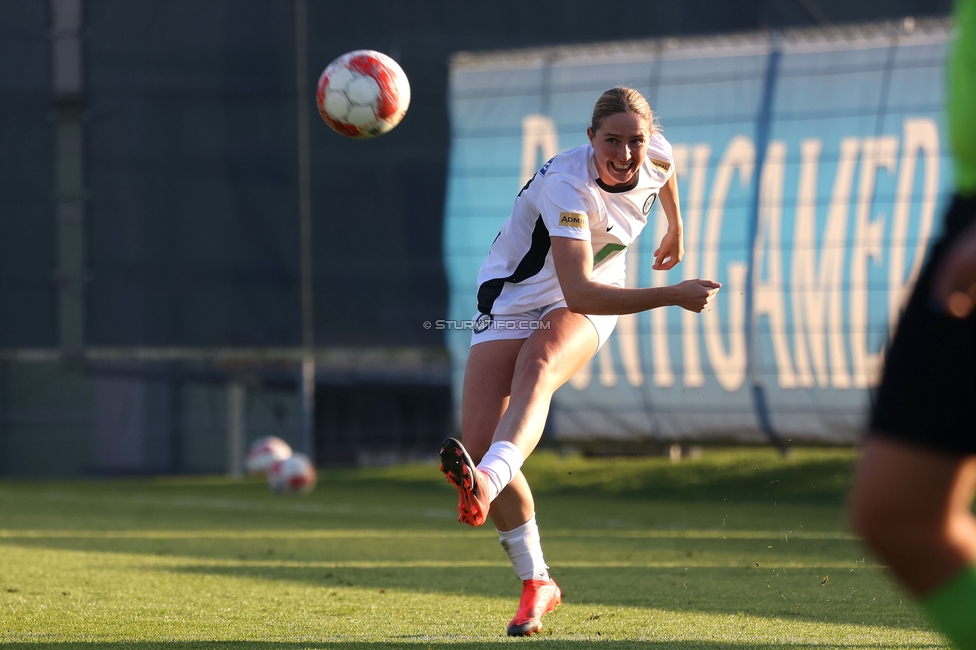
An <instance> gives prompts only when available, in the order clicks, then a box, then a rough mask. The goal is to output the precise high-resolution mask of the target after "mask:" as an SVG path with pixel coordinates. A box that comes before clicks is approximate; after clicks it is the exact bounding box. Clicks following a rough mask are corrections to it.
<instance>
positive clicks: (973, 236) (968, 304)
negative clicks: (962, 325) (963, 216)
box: [932, 222, 976, 318]
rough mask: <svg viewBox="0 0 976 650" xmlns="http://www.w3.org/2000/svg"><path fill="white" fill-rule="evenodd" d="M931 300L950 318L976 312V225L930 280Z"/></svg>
mask: <svg viewBox="0 0 976 650" xmlns="http://www.w3.org/2000/svg"><path fill="white" fill-rule="evenodd" d="M932 300H933V301H934V302H935V304H936V305H937V306H938V307H940V308H942V309H945V311H946V313H947V314H949V315H950V316H952V317H953V318H966V317H968V316H969V315H970V314H972V313H973V309H974V308H976V222H974V223H973V224H972V225H971V226H969V228H967V229H966V230H965V231H964V232H963V234H962V236H960V237H959V239H957V240H956V243H955V244H953V245H952V248H950V249H949V252H948V253H946V256H945V257H944V258H943V259H942V263H941V264H940V265H939V268H938V270H937V271H936V272H935V278H934V279H933V280H932Z"/></svg>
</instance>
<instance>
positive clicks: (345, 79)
mask: <svg viewBox="0 0 976 650" xmlns="http://www.w3.org/2000/svg"><path fill="white" fill-rule="evenodd" d="M315 103H316V105H317V106H318V109H319V114H320V115H321V116H322V119H323V120H325V123H326V124H328V125H329V126H330V127H332V129H333V130H334V131H335V132H336V133H341V134H342V135H345V136H348V137H350V138H375V137H376V136H378V135H382V134H384V133H386V132H387V131H389V130H390V129H392V128H393V127H395V126H396V125H397V124H399V123H400V120H402V119H403V116H404V114H405V113H406V112H407V106H409V105H410V83H409V82H408V81H407V75H405V74H404V73H403V70H402V69H401V68H400V66H399V65H398V64H397V62H396V61H394V60H393V59H391V58H390V57H388V56H386V55H385V54H382V53H380V52H376V51H374V50H355V51H353V52H348V53H346V54H343V55H342V56H340V57H339V58H338V59H336V60H335V61H333V62H332V63H330V64H329V65H328V67H326V69H325V71H324V72H323V73H322V76H321V77H319V85H318V90H317V91H316V93H315Z"/></svg>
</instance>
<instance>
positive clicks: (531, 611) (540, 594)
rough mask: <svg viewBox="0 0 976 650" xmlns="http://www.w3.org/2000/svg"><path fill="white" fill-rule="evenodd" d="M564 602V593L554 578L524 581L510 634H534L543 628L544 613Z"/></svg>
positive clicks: (509, 628) (509, 629)
mask: <svg viewBox="0 0 976 650" xmlns="http://www.w3.org/2000/svg"><path fill="white" fill-rule="evenodd" d="M562 602H563V594H562V592H561V591H559V585H557V584H556V583H555V582H554V581H553V580H552V579H549V580H525V581H523V582H522V599H521V600H520V601H519V607H518V611H517V612H515V618H513V619H512V622H511V623H509V624H508V636H532V635H533V634H535V633H537V632H539V631H541V630H542V615H543V614H548V613H549V612H551V611H552V610H554V609H556V607H558V606H559V604H560V603H562Z"/></svg>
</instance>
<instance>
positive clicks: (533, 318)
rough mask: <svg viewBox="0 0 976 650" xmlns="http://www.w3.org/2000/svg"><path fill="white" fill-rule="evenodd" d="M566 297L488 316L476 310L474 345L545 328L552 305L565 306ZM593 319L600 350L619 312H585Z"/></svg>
mask: <svg viewBox="0 0 976 650" xmlns="http://www.w3.org/2000/svg"><path fill="white" fill-rule="evenodd" d="M565 306H566V301H565V300H560V301H559V302H554V303H552V304H551V305H548V306H546V307H539V308H538V309H533V310H531V311H526V312H522V313H521V314H496V315H494V316H488V315H486V314H480V313H479V314H477V315H475V317H474V319H473V327H472V332H471V345H477V344H479V343H484V342H485V341H501V340H505V339H527V338H529V336H531V335H532V332H534V331H536V330H538V329H545V327H546V325H547V324H548V323H544V322H542V319H543V318H545V315H546V314H548V313H549V312H551V311H552V310H553V309H559V308H560V307H565ZM585 316H586V318H587V319H589V321H590V323H592V324H593V327H594V329H596V335H597V337H598V338H599V340H600V344H599V345H598V346H597V350H599V349H600V348H602V347H603V344H604V343H606V342H607V339H608V338H610V335H611V334H612V333H613V328H614V327H616V325H617V316H616V315H613V314H599V315H592V314H585Z"/></svg>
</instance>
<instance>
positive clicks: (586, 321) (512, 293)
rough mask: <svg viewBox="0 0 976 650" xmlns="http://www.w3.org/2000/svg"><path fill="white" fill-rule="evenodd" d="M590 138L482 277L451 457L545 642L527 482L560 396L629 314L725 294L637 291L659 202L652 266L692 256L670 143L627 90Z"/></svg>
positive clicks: (549, 176)
mask: <svg viewBox="0 0 976 650" xmlns="http://www.w3.org/2000/svg"><path fill="white" fill-rule="evenodd" d="M586 134H587V136H588V137H589V140H590V143H589V144H588V145H584V146H582V147H578V148H576V149H572V150H570V151H566V152H564V153H561V154H559V155H557V156H556V157H554V158H553V159H552V160H550V161H549V162H547V163H546V164H545V165H543V167H542V168H541V169H540V170H539V171H538V172H537V173H536V174H535V175H534V176H533V177H532V179H531V180H529V182H528V183H526V184H525V187H523V188H522V191H521V192H519V195H518V197H517V198H516V199H515V206H514V208H513V210H512V214H511V215H510V216H509V218H508V220H507V221H506V222H505V224H504V225H503V226H502V229H501V232H500V233H499V234H498V237H497V238H496V239H495V242H494V243H493V244H492V246H491V250H490V251H489V253H488V259H487V260H485V262H484V264H483V265H482V267H481V270H480V271H479V273H478V311H479V315H478V316H477V317H476V318H475V321H474V331H473V334H472V337H471V350H470V353H469V355H468V363H467V367H466V369H465V376H464V390H463V397H462V415H461V435H462V438H463V440H464V446H462V444H461V442H459V441H457V440H455V439H453V438H448V439H447V440H445V441H444V445H443V447H442V448H441V463H442V465H441V469H442V471H443V472H444V474H445V475H446V476H447V479H448V481H450V483H451V484H452V485H454V486H455V487H456V488H457V490H458V495H459V504H458V513H459V515H460V521H461V522H462V523H466V524H470V525H472V526H480V525H481V524H483V523H484V522H485V519H486V518H487V517H488V516H490V517H491V519H492V521H493V522H494V524H495V528H496V529H497V530H498V536H499V538H500V540H501V544H502V546H503V547H504V549H505V551H506V552H507V553H508V555H509V557H510V558H511V560H512V566H513V568H514V569H515V572H516V573H517V574H518V576H519V578H520V579H522V581H523V587H522V598H521V601H520V603H519V608H518V612H517V613H516V614H515V618H514V619H512V621H511V623H510V624H509V626H508V634H509V635H511V636H528V635H531V634H533V633H535V632H538V631H539V630H541V629H542V622H541V618H542V615H543V614H545V613H547V612H551V611H552V610H553V609H555V607H556V606H557V605H558V604H559V603H560V602H561V594H560V591H559V587H558V586H557V585H556V583H555V582H554V581H553V580H552V578H550V576H549V572H548V571H547V569H548V567H547V566H546V563H545V561H544V560H543V556H542V546H541V543H540V539H539V529H538V527H537V525H536V520H535V503H534V501H533V499H532V492H531V490H529V485H528V483H527V482H526V480H525V477H524V476H523V475H522V473H521V472H520V468H521V466H522V462H523V461H524V459H525V457H526V456H528V455H529V454H530V453H531V452H532V450H533V449H535V446H536V444H537V443H538V442H539V438H540V437H541V436H542V429H543V426H544V424H545V421H546V416H547V414H548V412H549V403H550V401H551V398H552V394H553V392H555V390H556V389H557V388H559V386H561V385H562V384H563V383H565V382H566V381H567V380H568V379H569V378H570V377H572V376H573V374H574V373H576V371H577V370H579V369H580V368H581V367H582V366H583V364H584V363H586V361H587V360H588V359H589V358H590V357H592V356H593V355H594V354H595V353H596V352H597V350H598V349H599V348H600V346H601V345H603V343H605V342H606V340H607V338H608V337H609V336H610V333H611V332H612V331H613V328H614V325H615V324H616V322H617V316H618V315H619V314H633V313H637V312H641V311H644V310H647V309H654V308H657V307H664V306H667V305H677V306H680V307H683V308H684V309H687V310H689V311H694V312H701V311H702V310H703V309H705V307H706V306H707V305H708V303H709V301H710V300H711V299H712V297H713V296H714V295H715V294H716V292H718V290H719V287H721V285H720V284H719V283H717V282H712V281H711V280H686V281H684V282H681V283H679V284H676V285H673V286H668V287H653V288H640V289H634V288H624V277H625V269H624V249H625V248H626V247H627V246H630V245H631V244H632V243H633V242H634V240H635V239H636V238H637V236H638V235H639V234H640V232H641V230H643V228H644V226H645V225H646V223H647V216H648V214H649V213H650V211H651V207H652V206H653V205H654V202H655V201H656V200H658V199H660V201H661V205H662V206H663V208H664V213H665V215H666V217H667V220H668V232H667V234H666V235H665V236H664V238H663V239H662V241H661V245H660V246H659V247H658V249H657V250H656V251H655V252H654V265H653V268H654V269H656V270H661V271H666V270H668V269H670V268H672V267H674V265H675V264H677V263H678V262H679V261H680V260H681V257H682V254H683V243H682V233H681V229H682V223H681V213H680V209H679V203H678V184H677V179H676V178H675V175H674V160H673V158H672V155H671V145H670V144H668V142H667V140H665V139H664V137H663V136H662V135H661V133H660V132H659V131H658V130H657V128H656V127H655V123H654V115H653V113H652V112H651V108H650V106H648V104H647V101H646V100H645V99H644V97H643V96H641V94H640V93H638V92H637V91H636V90H633V89H631V88H624V87H616V88H612V89H610V90H608V91H606V92H605V93H603V95H602V96H601V97H600V98H599V100H598V101H597V102H596V105H595V106H594V108H593V116H592V121H591V125H590V127H589V128H588V129H587V130H586ZM476 462H479V463H480V464H477V465H476Z"/></svg>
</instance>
